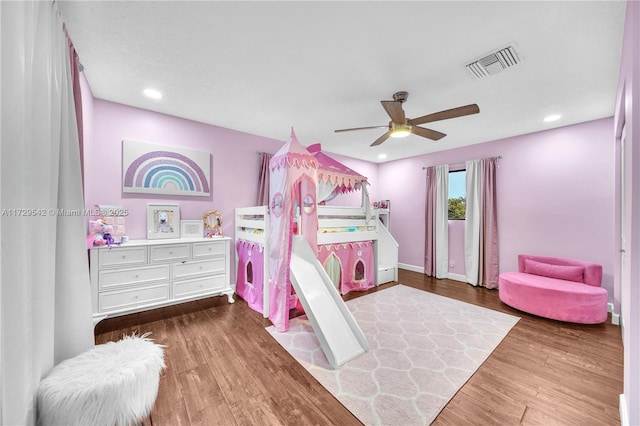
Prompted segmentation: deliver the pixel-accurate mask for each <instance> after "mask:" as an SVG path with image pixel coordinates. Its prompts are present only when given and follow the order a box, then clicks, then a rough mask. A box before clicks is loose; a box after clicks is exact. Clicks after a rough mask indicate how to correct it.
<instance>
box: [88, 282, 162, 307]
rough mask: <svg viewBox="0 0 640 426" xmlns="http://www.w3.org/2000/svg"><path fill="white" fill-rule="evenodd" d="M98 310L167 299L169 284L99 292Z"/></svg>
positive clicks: (135, 305)
mask: <svg viewBox="0 0 640 426" xmlns="http://www.w3.org/2000/svg"><path fill="white" fill-rule="evenodd" d="M98 299H99V300H98V303H99V309H100V312H108V311H114V310H123V309H130V308H135V307H137V306H145V305H149V304H152V303H158V302H163V301H165V300H169V284H168V283H165V284H158V285H152V286H147V287H142V288H130V289H123V290H115V291H107V292H104V293H99V296H98Z"/></svg>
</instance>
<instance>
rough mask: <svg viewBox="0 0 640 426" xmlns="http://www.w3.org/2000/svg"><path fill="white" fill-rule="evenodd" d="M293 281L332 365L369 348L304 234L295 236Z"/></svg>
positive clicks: (336, 364)
mask: <svg viewBox="0 0 640 426" xmlns="http://www.w3.org/2000/svg"><path fill="white" fill-rule="evenodd" d="M291 283H292V284H293V288H294V289H295V291H296V294H297V296H298V299H300V303H302V307H303V308H304V312H305V313H306V314H307V318H309V322H310V323H311V326H312V327H313V331H314V332H315V333H316V336H317V337H318V340H319V341H320V347H321V348H322V350H323V351H324V354H325V356H326V357H327V360H328V361H329V364H330V365H331V367H332V368H338V367H340V366H341V365H342V364H344V363H345V362H347V361H350V360H352V359H354V358H355V357H357V356H358V355H361V354H363V353H365V352H367V351H368V350H369V344H368V343H367V339H366V337H365V336H364V333H362V330H361V329H360V326H359V325H358V323H357V322H356V320H355V319H354V318H353V315H352V314H351V312H350V311H349V309H348V308H347V305H346V304H345V303H344V301H343V300H342V297H341V296H340V294H339V293H338V290H336V288H335V286H334V285H333V282H331V279H330V278H329V276H328V275H327V273H326V272H325V270H324V268H323V267H322V265H321V264H320V262H319V261H318V258H317V257H316V254H315V253H314V251H313V250H312V249H311V247H310V246H309V243H308V242H307V240H305V238H304V237H303V236H301V235H295V236H294V237H293V252H292V253H291Z"/></svg>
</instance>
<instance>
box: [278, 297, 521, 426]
mask: <svg viewBox="0 0 640 426" xmlns="http://www.w3.org/2000/svg"><path fill="white" fill-rule="evenodd" d="M347 306H348V307H349V310H350V311H351V312H352V313H353V316H354V317H355V319H356V321H357V322H358V324H359V325H360V328H361V329H362V331H363V332H364V334H365V335H366V337H367V340H368V342H369V351H368V352H367V353H365V354H363V355H360V356H359V357H357V358H355V359H354V360H352V361H349V362H348V363H346V364H345V365H343V366H341V367H340V368H339V369H336V370H332V369H331V367H330V366H329V363H328V362H327V359H326V358H325V356H324V353H323V352H322V349H321V348H320V344H319V343H318V340H317V338H316V336H315V334H314V332H313V329H312V328H311V324H310V323H309V320H308V319H307V317H306V316H302V317H298V318H294V319H292V320H291V322H290V327H289V331H288V332H286V333H279V332H277V331H275V328H274V327H273V326H270V327H267V331H268V332H269V333H270V334H271V335H272V336H273V337H274V338H275V339H276V340H277V341H278V343H280V344H281V345H282V346H283V347H284V348H285V349H286V350H287V351H288V352H289V353H290V354H291V355H292V356H293V357H294V358H295V359H296V360H297V361H298V362H299V363H300V364H302V365H303V366H304V367H305V368H306V369H307V370H308V371H309V372H310V373H311V374H312V375H313V376H314V377H315V378H316V379H317V380H318V381H319V382H320V383H321V384H322V385H323V386H324V387H325V388H327V390H329V392H331V393H332V394H333V395H334V396H335V397H336V398H337V399H338V400H339V401H340V402H341V403H342V404H343V405H344V406H345V407H347V408H348V409H349V410H350V411H351V412H352V413H353V414H354V415H355V416H356V417H357V418H358V419H359V420H360V421H361V422H363V423H364V424H365V425H403V426H408V425H428V424H430V423H431V422H432V421H433V420H434V419H435V418H436V416H437V415H438V413H440V411H441V410H442V408H443V407H444V406H445V405H446V404H447V402H449V400H450V399H451V398H452V397H453V396H454V395H455V394H456V392H457V391H458V389H460V387H462V385H464V384H465V383H466V382H467V380H469V378H470V377H471V376H472V375H473V373H474V372H475V371H476V370H477V369H478V367H480V365H481V364H482V363H483V362H484V361H485V360H486V359H487V357H488V356H489V355H490V354H491V352H493V350H494V349H495V348H496V347H497V346H498V344H499V343H500V342H501V341H502V339H503V338H504V337H505V336H506V335H507V333H508V332H509V330H511V328H512V327H513V326H514V325H515V324H516V323H517V322H518V320H519V319H520V318H518V317H515V316H513V315H509V314H504V313H502V312H497V311H493V310H490V309H487V308H483V307H480V306H475V305H471V304H469V303H464V302H459V301H457V300H453V299H449V298H447V297H443V296H438V295H435V294H432V293H428V292H425V291H421V290H417V289H414V288H412V287H407V286H404V285H397V286H393V287H390V288H387V289H384V290H382V291H378V292H375V293H371V294H368V295H365V296H362V297H359V298H357V299H353V300H350V301H348V302H347Z"/></svg>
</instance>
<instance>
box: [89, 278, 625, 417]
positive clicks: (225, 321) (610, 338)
mask: <svg viewBox="0 0 640 426" xmlns="http://www.w3.org/2000/svg"><path fill="white" fill-rule="evenodd" d="M399 282H400V283H402V284H404V285H408V286H411V287H415V288H418V289H421V290H424V291H428V292H432V293H436V294H440V295H442V296H446V297H450V298H453V299H457V300H461V301H463V302H467V303H472V304H475V305H480V306H484V307H486V308H489V309H494V310H497V311H501V312H506V313H509V314H512V315H516V316H519V317H520V318H521V319H520V321H518V323H517V324H516V325H515V327H514V328H513V329H512V330H511V331H510V332H509V334H508V335H507V337H505V339H504V340H503V341H502V342H501V343H500V345H499V346H498V347H497V348H496V350H495V351H494V352H493V353H492V354H491V356H490V357H489V358H488V359H487V360H486V361H485V363H484V364H483V365H482V366H481V367H480V368H479V369H478V371H476V373H475V374H474V375H473V376H472V377H471V379H469V381H468V382H467V383H466V384H465V385H464V386H463V387H462V388H461V389H460V390H459V391H458V393H457V394H456V395H455V396H454V397H453V399H452V400H451V401H450V402H449V404H447V406H446V407H445V408H444V409H443V410H442V412H441V413H440V415H439V416H438V418H437V419H436V420H435V421H434V423H433V424H434V425H455V426H464V425H520V424H522V425H619V424H620V417H619V411H618V402H619V395H620V394H621V393H622V392H623V380H622V378H623V349H622V339H621V336H620V328H619V327H617V326H614V325H611V323H610V321H608V322H607V323H604V324H598V325H578V324H569V323H563V322H558V321H552V320H547V319H544V318H538V317H535V316H532V315H529V314H526V313H523V312H519V311H516V310H515V309H512V308H510V307H508V306H506V305H504V304H503V303H502V302H501V301H500V300H499V298H498V292H497V290H487V289H484V288H475V287H472V286H470V285H467V284H464V283H460V282H456V281H450V280H435V279H432V278H429V277H426V276H424V275H422V274H419V273H415V272H409V271H406V270H401V271H400V277H399ZM393 285H396V284H395V283H390V284H385V285H383V286H379V287H377V288H375V289H373V290H370V291H369V292H375V291H380V290H382V289H384V288H388V287H389V286H393ZM363 294H367V292H365V293H350V294H348V295H347V296H345V299H353V298H355V297H360V296H362V295H363ZM270 324H271V323H270V322H269V321H268V320H265V319H263V318H262V315H260V314H259V313H257V312H255V311H253V310H251V309H250V308H249V307H248V306H247V304H246V303H245V302H244V301H243V300H242V299H240V298H238V297H237V296H236V303H235V304H232V305H230V304H228V303H227V299H226V297H214V298H208V299H203V300H200V301H196V302H190V303H184V304H181V305H175V306H171V307H167V308H162V309H156V310H152V311H147V312H142V313H139V314H132V315H127V316H124V317H118V318H112V319H108V320H104V321H102V322H100V323H99V324H98V325H97V326H96V330H95V336H96V343H97V344H100V343H105V342H107V341H115V340H119V339H120V338H121V337H122V336H123V335H126V334H132V333H133V332H138V333H140V334H142V333H146V332H151V333H152V335H151V337H152V338H154V339H155V340H156V342H157V343H160V344H163V345H166V348H165V359H166V363H167V368H166V369H165V371H164V372H163V373H162V375H161V378H160V390H159V394H158V399H157V401H156V405H155V408H154V411H153V422H154V424H155V425H160V426H162V425H170V426H174V425H224V426H226V425H311V424H313V425H341V426H342V425H359V424H361V423H360V422H359V421H358V420H357V419H356V418H355V417H354V416H353V415H352V414H351V413H350V412H349V411H348V410H347V409H346V408H344V406H343V405H342V404H340V403H339V402H338V401H337V400H336V399H335V398H334V397H333V396H332V395H331V394H330V393H329V392H328V391H326V390H325V389H324V388H323V387H322V386H321V385H320V384H319V383H318V382H317V381H316V380H315V379H314V378H313V377H312V376H311V375H310V374H309V373H307V371H306V370H305V369H304V368H303V367H302V366H300V365H299V364H298V363H297V362H296V361H295V360H294V359H293V358H292V357H291V356H290V355H289V354H288V353H287V352H286V351H285V350H284V349H283V348H282V347H281V346H280V345H279V344H278V343H276V341H275V340H273V339H272V338H271V336H270V335H269V334H268V333H267V332H266V331H265V327H266V326H268V325H270Z"/></svg>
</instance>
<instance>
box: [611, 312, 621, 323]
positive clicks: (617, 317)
mask: <svg viewBox="0 0 640 426" xmlns="http://www.w3.org/2000/svg"><path fill="white" fill-rule="evenodd" d="M611 324H613V325H620V315H618V314H611Z"/></svg>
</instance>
